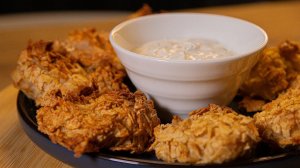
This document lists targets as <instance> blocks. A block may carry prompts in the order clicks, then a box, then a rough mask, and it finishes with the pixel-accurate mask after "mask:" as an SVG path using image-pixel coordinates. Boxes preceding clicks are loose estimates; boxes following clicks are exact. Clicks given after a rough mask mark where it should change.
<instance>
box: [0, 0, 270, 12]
mask: <svg viewBox="0 0 300 168" xmlns="http://www.w3.org/2000/svg"><path fill="white" fill-rule="evenodd" d="M258 1H267V0H51V1H49V0H0V13H2V14H9V13H20V12H36V11H62V10H68V11H72V10H76V11H80V10H123V11H134V10H137V9H138V8H140V7H141V6H142V5H143V4H144V3H147V4H149V5H150V6H151V7H152V8H153V10H154V11H156V10H172V9H182V8H196V7H208V6H220V5H232V4H241V3H251V2H258ZM269 1H270V0H269Z"/></svg>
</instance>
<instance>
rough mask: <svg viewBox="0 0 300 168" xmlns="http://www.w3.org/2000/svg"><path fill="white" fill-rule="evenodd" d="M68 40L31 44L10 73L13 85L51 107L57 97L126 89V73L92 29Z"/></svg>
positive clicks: (103, 41)
mask: <svg viewBox="0 0 300 168" xmlns="http://www.w3.org/2000/svg"><path fill="white" fill-rule="evenodd" d="M75 37H76V38H75ZM69 38H70V39H68V40H66V41H49V42H45V41H39V42H35V43H30V44H29V45H28V47H27V49H26V50H24V51H23V52H22V53H21V55H20V58H19V60H18V65H17V68H16V69H15V71H14V72H13V74H12V78H13V83H14V85H15V86H16V87H18V88H19V89H20V90H22V91H23V92H24V93H25V94H26V95H27V96H28V97H30V98H32V99H34V100H35V101H36V104H37V105H50V104H53V101H54V100H53V99H56V98H58V97H61V98H65V99H70V98H72V97H77V96H81V95H86V94H89V93H91V92H93V91H97V92H98V93H99V94H103V93H106V92H108V91H111V90H121V89H127V87H126V86H125V85H124V84H122V80H123V78H124V77H125V75H126V73H125V70H124V68H123V66H122V65H121V63H120V62H119V61H118V59H117V57H116V56H115V54H114V53H113V51H112V50H111V49H109V47H108V46H106V45H108V41H107V40H105V39H103V38H102V37H101V36H100V35H99V34H98V33H97V32H96V31H95V30H94V29H83V30H82V31H77V32H75V33H73V34H72V35H71V36H70V37H69Z"/></svg>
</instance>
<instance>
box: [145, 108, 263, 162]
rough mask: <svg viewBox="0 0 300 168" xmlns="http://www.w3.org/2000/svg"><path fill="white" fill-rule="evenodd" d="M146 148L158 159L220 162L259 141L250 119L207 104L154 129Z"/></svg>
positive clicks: (233, 156)
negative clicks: (152, 138)
mask: <svg viewBox="0 0 300 168" xmlns="http://www.w3.org/2000/svg"><path fill="white" fill-rule="evenodd" d="M154 136H155V141H154V143H153V144H152V145H151V147H150V149H152V150H155V154H156V156H157V158H158V159H161V160H164V161H167V162H181V163H191V164H207V163H223V162H229V161H232V160H234V159H236V158H239V157H243V156H246V155H248V154H249V153H251V152H252V151H253V149H254V147H255V146H256V144H257V143H258V142H259V141H260V138H259V134H258V131H257V129H256V127H255V125H254V121H253V119H252V118H250V117H246V116H243V115H239V114H237V113H236V112H234V111H233V110H232V109H230V108H227V107H220V106H218V105H214V104H211V105H209V106H208V107H207V108H202V109H198V110H196V111H193V112H191V113H190V115H189V118H187V119H185V120H181V119H179V118H178V117H175V118H174V119H173V121H172V123H171V124H165V125H159V126H157V127H156V128H155V129H154Z"/></svg>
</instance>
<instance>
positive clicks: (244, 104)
mask: <svg viewBox="0 0 300 168" xmlns="http://www.w3.org/2000/svg"><path fill="white" fill-rule="evenodd" d="M265 104H266V101H264V100H259V99H253V98H251V97H247V96H246V97H243V99H242V100H241V101H240V102H239V107H240V108H242V109H245V110H246V112H258V111H262V108H263V106H264V105H265Z"/></svg>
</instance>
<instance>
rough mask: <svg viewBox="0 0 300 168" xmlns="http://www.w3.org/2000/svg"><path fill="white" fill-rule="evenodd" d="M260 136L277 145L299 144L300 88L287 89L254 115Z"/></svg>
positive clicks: (283, 146)
mask: <svg viewBox="0 0 300 168" xmlns="http://www.w3.org/2000/svg"><path fill="white" fill-rule="evenodd" d="M254 119H255V125H256V126H257V128H258V130H259V132H260V135H261V137H262V138H263V140H265V141H267V142H272V143H273V144H276V145H278V146H279V147H282V148H285V147H288V146H297V145H299V144H300V90H299V89H294V88H292V89H289V90H288V91H287V92H285V93H283V94H281V95H280V96H279V97H278V98H277V99H275V100H273V101H272V102H270V103H268V104H266V105H265V106H264V107H263V111H262V112H260V113H257V114H255V115H254Z"/></svg>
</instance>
